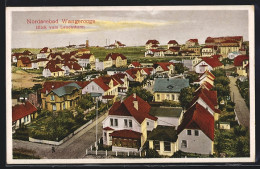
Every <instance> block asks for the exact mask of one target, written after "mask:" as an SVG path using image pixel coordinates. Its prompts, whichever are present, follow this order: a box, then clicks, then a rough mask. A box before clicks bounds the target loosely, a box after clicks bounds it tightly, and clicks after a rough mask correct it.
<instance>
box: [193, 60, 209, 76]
mask: <svg viewBox="0 0 260 169" xmlns="http://www.w3.org/2000/svg"><path fill="white" fill-rule="evenodd" d="M201 65H208V70H209V71H212V70H213V69H212V67H211V66H210V65H209V64H207V63H206V62H205V61H201V62H200V63H198V64H197V65H196V66H195V72H196V73H204V72H205V70H204V69H202V68H201V67H200V66H201Z"/></svg>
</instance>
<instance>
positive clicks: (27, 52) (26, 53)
mask: <svg viewBox="0 0 260 169" xmlns="http://www.w3.org/2000/svg"><path fill="white" fill-rule="evenodd" d="M23 54H24V55H31V54H32V52H30V51H29V50H25V51H23Z"/></svg>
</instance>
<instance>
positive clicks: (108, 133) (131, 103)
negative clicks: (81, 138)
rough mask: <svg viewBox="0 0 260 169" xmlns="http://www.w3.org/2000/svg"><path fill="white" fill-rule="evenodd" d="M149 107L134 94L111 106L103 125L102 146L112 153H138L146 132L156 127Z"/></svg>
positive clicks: (155, 121) (155, 119)
mask: <svg viewBox="0 0 260 169" xmlns="http://www.w3.org/2000/svg"><path fill="white" fill-rule="evenodd" d="M150 109H151V106H150V105H149V104H148V103H147V102H146V101H144V100H143V99H142V98H140V97H139V96H137V95H136V94H135V93H134V94H132V95H131V96H129V97H127V98H126V99H125V100H124V101H118V102H115V103H114V104H113V106H112V107H111V109H110V110H109V113H108V116H107V117H106V118H105V119H104V121H103V122H102V124H103V144H104V145H107V146H112V151H119V152H129V151H131V152H138V151H140V150H141V148H142V147H143V145H144V143H145V141H146V140H147V132H148V131H152V130H153V129H154V128H156V127H157V118H156V117H154V116H152V115H150V114H149V112H150Z"/></svg>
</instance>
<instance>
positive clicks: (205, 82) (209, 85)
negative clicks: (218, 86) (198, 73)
mask: <svg viewBox="0 0 260 169" xmlns="http://www.w3.org/2000/svg"><path fill="white" fill-rule="evenodd" d="M201 86H205V87H206V88H207V89H208V90H211V89H212V88H213V87H214V86H212V85H211V84H210V83H209V82H207V81H204V82H203V83H202V84H201Z"/></svg>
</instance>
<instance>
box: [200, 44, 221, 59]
mask: <svg viewBox="0 0 260 169" xmlns="http://www.w3.org/2000/svg"><path fill="white" fill-rule="evenodd" d="M217 50H218V47H217V46H204V47H203V48H202V50H201V56H202V57H210V56H212V55H216V54H217Z"/></svg>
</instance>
